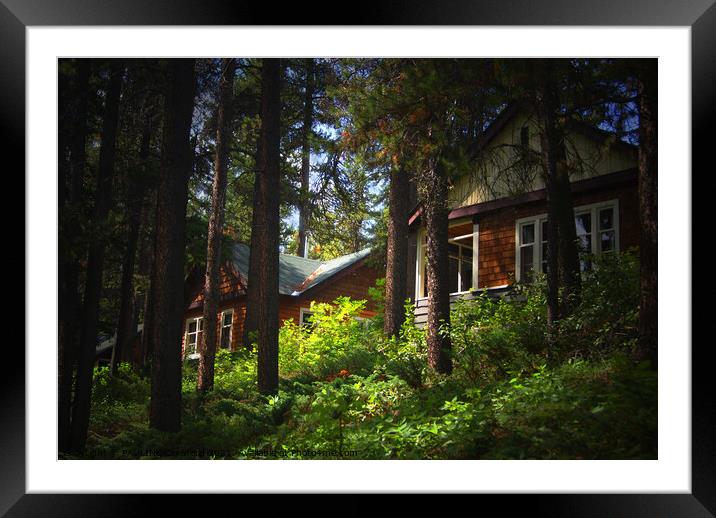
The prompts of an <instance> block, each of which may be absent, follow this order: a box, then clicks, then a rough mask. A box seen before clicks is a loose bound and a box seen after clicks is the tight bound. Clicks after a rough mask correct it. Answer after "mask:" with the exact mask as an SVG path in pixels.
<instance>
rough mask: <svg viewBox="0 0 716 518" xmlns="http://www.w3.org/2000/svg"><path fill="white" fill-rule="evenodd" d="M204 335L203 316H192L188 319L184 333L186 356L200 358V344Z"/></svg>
mask: <svg viewBox="0 0 716 518" xmlns="http://www.w3.org/2000/svg"><path fill="white" fill-rule="evenodd" d="M203 336H204V319H203V318H202V317H196V318H190V319H188V320H187V321H186V333H185V335H184V357H186V358H198V357H199V350H198V346H199V343H200V342H201V339H202V337H203Z"/></svg>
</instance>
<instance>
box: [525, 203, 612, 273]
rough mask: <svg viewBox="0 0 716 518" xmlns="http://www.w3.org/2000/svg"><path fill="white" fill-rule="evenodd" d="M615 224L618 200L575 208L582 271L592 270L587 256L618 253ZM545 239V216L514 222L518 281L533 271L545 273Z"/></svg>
mask: <svg viewBox="0 0 716 518" xmlns="http://www.w3.org/2000/svg"><path fill="white" fill-rule="evenodd" d="M618 221H619V204H618V201H617V200H611V201H608V202H604V203H595V204H593V205H585V206H582V207H576V208H575V209H574V223H575V227H576V231H577V245H578V247H579V252H580V256H581V257H580V268H581V270H582V271H584V270H588V269H589V268H591V267H592V264H591V261H590V259H589V256H591V255H600V254H604V253H609V252H613V251H618V250H619V229H618ZM548 237H549V236H548V232H547V215H546V214H541V215H539V216H532V217H529V218H522V219H519V220H517V222H516V257H515V259H516V268H515V275H516V276H517V280H518V281H520V280H522V281H529V279H530V277H531V276H532V275H533V274H534V273H535V272H539V273H546V272H547V242H548Z"/></svg>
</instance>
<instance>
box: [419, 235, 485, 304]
mask: <svg viewBox="0 0 716 518" xmlns="http://www.w3.org/2000/svg"><path fill="white" fill-rule="evenodd" d="M463 228H469V229H472V228H473V226H472V223H469V224H465V223H462V224H459V225H457V226H456V227H454V228H453V235H455V234H459V233H460V230H461V229H463ZM456 229H457V230H456ZM468 232H469V230H468ZM476 235H477V234H476V233H475V232H470V233H468V234H462V235H455V237H453V238H451V239H448V242H447V250H448V275H449V277H448V279H449V283H450V293H452V294H455V293H463V292H466V291H469V290H470V289H471V288H473V287H474V286H473V282H474V275H473V270H474V264H475V263H476V262H477V261H476V260H477V257H474V253H473V247H474V246H475V243H474V238H475V236H476ZM427 262H428V261H427V236H426V234H425V232H421V236H420V240H419V241H418V271H417V276H418V283H417V297H418V298H423V297H427V296H428V276H427Z"/></svg>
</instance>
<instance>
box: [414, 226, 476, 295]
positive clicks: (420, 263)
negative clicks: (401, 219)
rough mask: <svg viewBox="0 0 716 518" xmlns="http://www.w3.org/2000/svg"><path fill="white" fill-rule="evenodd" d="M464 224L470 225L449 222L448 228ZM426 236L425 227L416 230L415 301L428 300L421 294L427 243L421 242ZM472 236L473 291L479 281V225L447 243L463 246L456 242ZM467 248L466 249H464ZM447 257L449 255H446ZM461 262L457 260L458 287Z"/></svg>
mask: <svg viewBox="0 0 716 518" xmlns="http://www.w3.org/2000/svg"><path fill="white" fill-rule="evenodd" d="M466 223H470V221H469V220H468V221H465V220H462V221H452V222H450V224H449V226H448V228H452V227H458V226H462V225H465V224H466ZM425 236H426V230H425V227H421V228H420V229H419V230H418V236H417V238H418V242H417V247H416V252H417V257H416V260H415V300H416V301H418V300H425V299H427V298H428V296H427V293H423V285H424V284H425V275H427V274H426V271H427V270H426V253H427V252H426V250H425V249H426V248H427V242H426V243H425V244H424V243H423V241H424V239H425ZM471 236H472V282H471V285H472V288H470V289H473V290H476V289H477V286H478V279H479V275H478V274H479V270H478V266H479V245H480V225H479V224H478V223H474V222H473V223H472V233H470V234H464V235H461V236H457V238H451V239H448V243H451V244H453V245H457V246H464V245H462V244H461V243H459V242H457V241H464V240H465V239H467V238H468V237H471ZM466 248H467V247H466ZM448 255H449V254H448ZM461 262H462V261H460V260H458V277H457V278H458V281H457V282H458V286H460V285H461V278H460V275H461V273H460V272H461V271H462V265H461V264H460V263H461ZM469 292H470V290H465V291H451V292H450V295H462V294H465V293H469Z"/></svg>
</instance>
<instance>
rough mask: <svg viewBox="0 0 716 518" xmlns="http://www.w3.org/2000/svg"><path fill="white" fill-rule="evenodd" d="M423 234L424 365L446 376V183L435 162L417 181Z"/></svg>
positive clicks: (448, 366)
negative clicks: (425, 282) (425, 284)
mask: <svg viewBox="0 0 716 518" xmlns="http://www.w3.org/2000/svg"><path fill="white" fill-rule="evenodd" d="M420 183H421V185H420V187H419V188H420V190H421V195H422V196H421V197H422V199H423V211H424V214H425V227H426V231H427V237H428V243H427V245H428V246H427V268H426V273H427V279H428V321H427V327H428V331H427V343H428V365H429V366H430V368H431V369H433V370H434V371H436V372H440V373H443V374H450V373H451V372H452V359H451V358H450V349H451V344H450V336H449V335H448V334H447V333H445V332H444V326H447V325H450V272H449V269H448V267H449V260H448V183H447V178H446V176H445V171H444V169H443V166H442V164H440V160H439V159H432V160H431V161H430V164H429V165H428V169H427V170H426V171H425V172H424V173H423V175H422V178H421V179H420Z"/></svg>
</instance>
